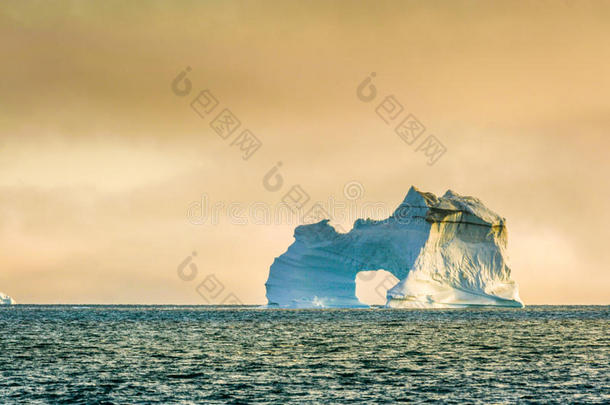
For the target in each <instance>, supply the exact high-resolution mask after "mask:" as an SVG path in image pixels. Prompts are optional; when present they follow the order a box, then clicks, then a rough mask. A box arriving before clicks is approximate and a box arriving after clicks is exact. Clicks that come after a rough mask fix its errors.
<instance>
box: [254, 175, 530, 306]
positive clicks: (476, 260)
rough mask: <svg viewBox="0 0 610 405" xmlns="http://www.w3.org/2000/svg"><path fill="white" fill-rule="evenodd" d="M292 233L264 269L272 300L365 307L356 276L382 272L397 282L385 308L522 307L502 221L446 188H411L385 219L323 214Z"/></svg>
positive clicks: (474, 200)
mask: <svg viewBox="0 0 610 405" xmlns="http://www.w3.org/2000/svg"><path fill="white" fill-rule="evenodd" d="M294 239H295V241H294V243H293V244H292V245H290V246H289V247H288V250H287V251H286V252H285V253H284V254H282V255H281V256H279V257H277V258H276V259H275V260H274V262H273V264H272V265H271V267H270V269H269V276H268V278H267V282H266V283H265V287H266V291H267V294H266V296H267V301H268V305H269V306H278V307H284V308H316V307H317V308H350V307H351V308H354V307H368V305H366V304H364V303H362V302H360V301H359V300H358V298H357V297H356V294H355V291H356V277H357V276H358V274H359V273H360V272H368V273H370V271H371V270H385V271H387V272H389V273H391V274H392V275H394V276H395V277H396V278H397V279H398V280H400V281H399V282H398V283H397V284H396V285H395V286H393V287H392V288H390V289H389V290H388V291H387V297H386V298H387V300H386V304H385V305H386V306H387V307H390V308H451V307H464V306H500V307H523V303H522V302H521V299H520V298H519V292H518V286H517V284H516V283H515V282H514V281H513V280H512V279H511V277H510V273H511V271H510V268H509V267H508V265H507V256H506V244H507V230H506V220H505V219H504V218H502V217H500V216H499V215H498V214H496V213H494V212H493V211H491V210H489V209H488V208H486V207H485V206H484V205H483V203H482V202H481V201H480V200H478V199H477V198H474V197H468V196H460V195H458V194H456V193H454V192H453V191H451V190H449V191H447V192H446V193H445V194H444V195H443V196H442V197H440V198H438V197H437V196H435V195H434V194H432V193H427V192H422V191H420V190H418V189H417V188H415V187H411V188H410V189H409V192H408V193H407V195H406V197H405V199H404V200H403V202H402V203H401V204H400V205H399V206H398V207H397V208H396V210H395V211H394V213H393V214H392V215H391V216H390V217H389V218H387V219H384V220H379V221H377V220H371V219H358V220H356V221H355V222H354V227H353V229H351V230H350V231H349V232H348V233H338V232H337V231H336V230H335V229H334V228H333V227H332V226H331V225H330V224H329V220H328V219H324V220H322V221H320V222H318V223H315V224H310V225H301V226H298V227H297V228H296V229H295V232H294ZM368 273H361V274H368Z"/></svg>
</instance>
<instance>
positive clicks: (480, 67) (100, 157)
mask: <svg viewBox="0 0 610 405" xmlns="http://www.w3.org/2000/svg"><path fill="white" fill-rule="evenodd" d="M609 18H610V3H607V2H589V1H583V2H570V1H542V0H541V1H536V2H522V1H519V2H517V1H510V2H509V1H505V2H502V1H500V2H483V1H481V2H478V1H451V2H449V1H437V2H423V1H421V2H415V1H409V2H402V1H401V2H384V1H381V2H359V1H336V2H327V1H309V2H292V1H262V2H248V1H232V2H221V1H214V2H207V3H205V4H200V3H199V2H176V3H172V4H169V3H165V2H158V3H149V4H144V3H128V4H125V3H124V2H120V1H106V2H100V3H93V2H81V1H74V2H69V1H65V2H47V1H43V2H38V1H25V2H21V1H8V2H2V4H1V5H0V49H1V50H2V63H0V75H1V77H2V80H1V82H0V83H1V85H0V111H2V112H1V113H0V189H1V192H0V246H1V249H0V291H3V292H5V293H7V294H9V295H11V296H13V297H14V298H15V299H17V300H18V301H19V302H22V303H109V304H112V303H182V304H187V303H188V304H203V303H205V301H204V300H203V298H202V297H200V296H199V295H198V293H197V291H196V287H197V285H199V283H200V282H202V281H203V280H204V279H205V277H206V276H207V275H210V274H214V275H215V277H216V278H217V280H218V281H219V282H221V283H222V285H223V286H224V290H223V291H222V294H219V296H218V298H217V299H212V300H211V302H219V301H218V300H222V299H223V298H224V297H225V296H226V295H227V294H229V293H233V294H235V296H237V297H238V298H239V300H240V301H241V302H243V303H251V304H257V303H260V304H262V303H264V302H265V297H264V294H265V289H264V282H265V280H266V276H267V271H268V268H269V265H270V264H271V263H272V261H273V258H274V257H276V256H278V255H280V254H281V253H283V252H284V251H285V249H286V248H287V247H288V245H289V244H290V243H292V240H293V239H292V233H293V229H294V224H286V223H282V224H278V225H272V224H268V225H261V224H256V223H254V221H252V220H251V218H250V220H249V221H248V222H249V223H248V224H245V225H240V224H235V223H232V221H231V218H229V217H228V216H227V210H226V207H227V206H230V205H231V204H233V207H237V208H236V209H237V210H239V209H240V207H246V208H248V207H250V206H251V205H252V204H255V203H257V202H258V203H265V204H268V205H270V206H274V205H277V203H278V202H279V201H280V199H281V197H282V195H283V194H284V193H285V191H287V190H288V188H289V187H290V186H292V185H296V184H299V185H301V186H302V187H303V189H304V190H306V191H307V192H308V193H309V194H310V196H311V201H314V200H320V201H328V199H329V197H331V196H332V197H333V198H335V199H336V200H341V201H343V202H346V198H345V196H344V194H343V189H344V186H345V184H346V183H348V182H350V181H356V182H358V183H359V184H360V185H362V187H363V189H364V195H363V196H362V198H361V199H360V200H358V201H357V204H359V206H361V205H362V204H364V203H366V202H379V203H382V204H385V206H386V207H387V209H393V208H394V206H396V205H397V204H398V203H399V202H400V201H401V200H402V198H403V197H404V195H405V194H406V192H407V190H408V188H409V186H410V185H412V184H414V185H416V186H418V187H419V188H421V189H422V190H426V191H432V192H434V193H436V194H442V193H444V191H445V190H447V189H449V188H451V189H453V190H455V191H456V192H458V193H460V194H466V195H474V196H476V197H479V198H480V199H482V200H483V202H484V203H485V204H486V205H487V206H489V207H490V208H491V209H493V210H495V211H496V212H498V213H499V214H500V215H502V216H504V217H506V219H507V223H508V230H509V247H508V252H509V255H510V258H511V264H512V269H513V278H514V279H515V280H516V281H517V282H518V283H519V285H520V289H521V297H522V298H523V300H524V301H525V303H526V304H541V303H549V304H562V303H565V304H575V303H583V304H584V303H590V304H608V290H609V287H610V272H609V271H608V264H607V263H609V262H610V257H609V253H608V249H607V248H606V246H605V245H606V243H607V240H608V229H610V215H609V214H608V210H607V207H608V201H609V197H610V193H609V187H608V179H607V176H608V173H610V170H609V169H610V163H608V158H607V156H606V155H607V152H608V150H609V144H610V138H609V136H608V135H610V134H609V132H610V131H609V130H610V111H609V103H608V101H607V98H608V94H610V74H609V73H610V41H608V38H610V24H608V21H610V20H609ZM186 66H190V67H191V68H192V70H191V72H190V73H189V75H188V78H189V80H191V83H192V93H191V94H189V95H188V96H185V97H179V96H177V95H175V94H174V93H173V92H172V91H171V86H170V85H171V82H172V80H173V79H174V78H175V77H176V75H177V74H178V73H179V72H180V71H182V70H183V69H184V68H185V67H186ZM371 72H375V73H376V77H375V78H374V80H373V83H374V85H375V87H376V88H377V90H378V96H377V98H376V99H375V100H374V101H373V102H371V103H365V102H363V101H361V100H360V99H358V98H357V97H356V87H357V86H358V85H359V84H360V83H361V82H362V80H363V79H365V78H366V77H367V76H368V75H369V74H370V73H371ZM204 89H209V90H210V91H211V92H212V94H213V95H214V96H215V97H216V98H217V99H218V101H219V107H218V108H219V110H220V109H221V108H229V109H230V110H231V111H232V112H233V113H234V114H235V115H236V116H237V117H238V118H239V120H240V121H241V123H242V127H241V128H247V129H249V130H250V131H252V133H254V134H255V135H256V136H257V137H258V138H259V139H260V140H261V142H262V147H261V148H260V149H259V150H258V151H257V152H256V153H255V154H254V155H253V156H252V157H251V158H250V159H248V160H243V159H242V158H241V155H240V151H239V150H238V148H237V147H236V146H235V145H233V146H231V139H229V140H223V139H222V138H221V137H219V136H218V135H217V134H216V133H215V132H214V131H213V130H212V129H211V128H210V126H209V123H210V121H211V118H213V116H210V117H207V118H200V117H199V116H198V115H197V114H195V113H194V112H193V110H192V109H191V108H190V107H189V103H190V101H191V100H192V99H193V98H194V97H195V96H196V95H197V93H198V92H199V91H201V90H204ZM389 95H393V96H394V97H395V99H396V100H398V101H399V102H400V103H401V104H402V105H403V106H404V113H405V114H407V113H411V114H414V115H415V116H416V117H417V118H418V119H419V120H420V121H421V122H422V123H423V124H424V125H425V127H426V131H427V132H426V135H427V134H433V135H435V136H436V137H437V138H438V139H439V140H440V141H441V142H442V143H443V144H444V146H445V147H446V148H447V152H446V153H445V154H444V155H443V156H442V157H441V158H440V159H439V160H438V162H436V163H435V164H434V165H432V166H429V165H427V164H426V158H425V156H424V155H423V154H422V153H421V152H416V151H415V147H414V146H410V145H407V144H406V143H404V142H403V141H402V140H401V139H400V138H399V137H398V136H397V135H396V134H395V133H394V132H393V127H392V126H389V125H387V124H385V123H384V122H383V121H382V120H381V119H380V118H379V117H378V116H377V115H376V113H375V108H376V106H377V105H378V104H379V102H381V100H382V99H383V98H384V97H386V96H389ZM219 110H218V111H219ZM216 112H217V111H214V114H212V115H215V113H216ZM278 161H281V162H282V166H281V168H280V173H281V175H282V177H283V178H284V180H285V185H284V188H283V189H282V190H281V191H278V192H271V191H268V190H267V189H265V188H264V187H263V185H262V178H263V176H264V175H265V174H266V173H267V172H268V171H269V170H270V169H271V168H272V167H273V166H274V165H275V164H276V163H277V162H278ZM202 195H205V196H207V198H208V199H209V201H211V202H215V203H221V202H222V203H224V204H225V209H224V211H223V212H222V213H221V217H220V218H219V220H218V221H217V222H218V223H215V224H212V223H209V222H210V221H208V222H207V223H205V224H202V225H194V224H192V223H191V222H190V221H189V220H188V218H187V211H188V209H189V206H191V205H192V204H193V202H194V201H200V200H201V198H202ZM233 222H235V221H233ZM338 223H339V224H340V225H341V226H343V227H344V228H346V229H349V227H351V221H350V220H348V219H347V218H345V219H344V220H342V221H341V220H339V221H338ZM192 251H196V252H197V256H195V257H194V259H193V260H194V261H193V262H194V263H195V264H196V266H197V269H198V274H197V277H196V278H195V279H194V280H193V281H183V280H181V279H180V278H179V277H178V276H177V271H176V268H177V266H178V265H179V264H180V263H181V262H182V261H183V260H184V259H185V258H186V257H187V256H188V255H190V254H191V252H192Z"/></svg>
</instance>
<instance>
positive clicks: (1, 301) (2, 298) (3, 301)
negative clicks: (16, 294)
mask: <svg viewBox="0 0 610 405" xmlns="http://www.w3.org/2000/svg"><path fill="white" fill-rule="evenodd" d="M16 303H17V302H15V300H14V299H12V298H11V297H9V296H8V295H6V294H3V293H1V292H0V305H12V304H16Z"/></svg>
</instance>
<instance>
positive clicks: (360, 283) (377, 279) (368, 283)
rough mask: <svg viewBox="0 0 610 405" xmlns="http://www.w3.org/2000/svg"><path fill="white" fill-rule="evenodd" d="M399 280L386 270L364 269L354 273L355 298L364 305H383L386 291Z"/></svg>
mask: <svg viewBox="0 0 610 405" xmlns="http://www.w3.org/2000/svg"><path fill="white" fill-rule="evenodd" d="M399 281H400V280H398V278H397V277H396V276H394V275H393V274H392V273H390V272H389V271H386V270H365V271H360V272H358V274H356V298H358V301H360V302H361V303H363V304H366V305H385V304H386V293H387V292H388V290H389V289H390V288H392V287H394V286H395V285H396V284H398V282H399Z"/></svg>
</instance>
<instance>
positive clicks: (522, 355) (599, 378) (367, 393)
mask: <svg viewBox="0 0 610 405" xmlns="http://www.w3.org/2000/svg"><path fill="white" fill-rule="evenodd" d="M609 321H610V307H608V306H605V307H528V308H525V309H506V310H499V309H461V310H388V309H371V310H266V309H256V308H251V307H250V308H247V307H245V308H244V307H240V308H209V307H164V306H163V307H142V306H118V307H117V306H111V307H106V306H104V307H100V306H93V307H84V308H83V307H73V306H13V307H0V330H1V333H0V376H1V378H0V403H2V404H13V403H15V404H38V403H40V404H43V403H45V404H46V403H82V404H85V403H87V404H89V403H113V404H124V403H159V404H170V403H277V404H286V403H312V402H313V403H355V402H369V403H390V402H395V401H405V402H411V403H429V402H441V403H532V402H533V403H536V402H539V403H573V402H579V403H609V402H610V349H609V347H610V338H609V335H608V332H609V329H610V328H609V326H610V322H609Z"/></svg>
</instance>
